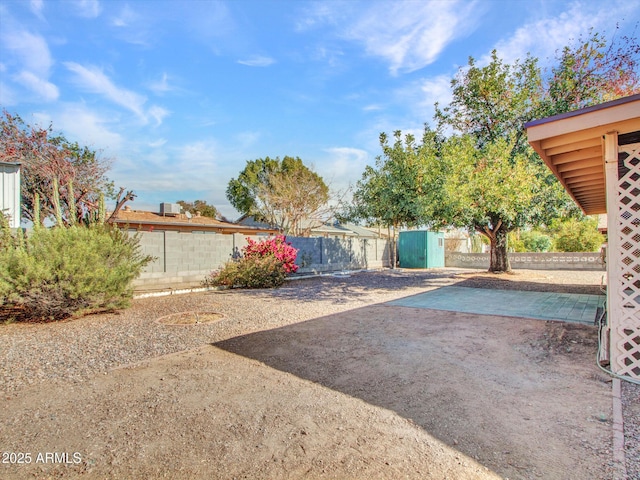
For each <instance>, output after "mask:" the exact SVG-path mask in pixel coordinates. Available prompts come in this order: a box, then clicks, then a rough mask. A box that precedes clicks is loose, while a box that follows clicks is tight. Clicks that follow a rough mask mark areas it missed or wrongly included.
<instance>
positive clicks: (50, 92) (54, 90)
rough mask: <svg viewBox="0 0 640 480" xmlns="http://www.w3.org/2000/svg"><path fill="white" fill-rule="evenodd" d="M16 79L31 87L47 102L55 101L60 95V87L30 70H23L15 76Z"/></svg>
mask: <svg viewBox="0 0 640 480" xmlns="http://www.w3.org/2000/svg"><path fill="white" fill-rule="evenodd" d="M15 79H16V81H18V82H19V83H21V84H22V85H24V86H25V87H27V88H29V89H30V90H31V91H32V92H34V93H35V94H36V95H37V96H38V98H39V99H41V100H44V101H45V102H53V101H54V100H57V99H58V97H59V96H60V92H59V91H58V87H56V86H55V85H54V84H53V83H51V82H49V81H47V80H45V79H43V78H40V77H38V76H36V75H34V74H33V73H31V72H28V71H26V70H25V71H22V72H20V73H19V74H18V75H16V77H15Z"/></svg>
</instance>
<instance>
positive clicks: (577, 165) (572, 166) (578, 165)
mask: <svg viewBox="0 0 640 480" xmlns="http://www.w3.org/2000/svg"><path fill="white" fill-rule="evenodd" d="M589 167H600V168H604V164H603V163H602V158H592V159H590V160H586V161H584V162H580V161H577V162H572V163H565V164H562V165H558V167H557V169H558V172H560V173H564V172H570V171H574V170H586V169H588V168H589Z"/></svg>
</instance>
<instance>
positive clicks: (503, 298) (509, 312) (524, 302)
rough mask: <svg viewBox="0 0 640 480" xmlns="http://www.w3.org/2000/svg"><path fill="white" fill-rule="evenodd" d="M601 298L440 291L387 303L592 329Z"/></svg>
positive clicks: (460, 289) (465, 289) (466, 289)
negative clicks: (573, 323) (526, 319)
mask: <svg viewBox="0 0 640 480" xmlns="http://www.w3.org/2000/svg"><path fill="white" fill-rule="evenodd" d="M604 298H605V297H604V296H603V295H586V294H575V293H553V292H530V291H517V290H495V289H485V288H469V287H456V286H449V287H442V288H438V289H436V290H431V291H428V292H425V293H420V294H418V295H413V296H411V297H406V298H401V299H399V300H394V301H392V302H389V303H388V305H397V306H401V307H413V308H428V309H434V310H447V311H453V312H465V313H479V314H484V315H501V316H508V317H524V318H533V319H541V320H561V321H565V322H575V323H582V324H585V325H593V322H594V320H595V318H596V309H597V308H598V306H600V305H601V304H602V302H603V301H604Z"/></svg>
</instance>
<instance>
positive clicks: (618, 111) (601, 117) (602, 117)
mask: <svg viewBox="0 0 640 480" xmlns="http://www.w3.org/2000/svg"><path fill="white" fill-rule="evenodd" d="M639 111H640V99H638V100H635V101H632V102H627V103H623V104H618V105H613V106H611V107H608V108H602V109H599V110H594V111H590V112H585V113H582V114H578V115H574V116H570V117H568V118H560V119H558V120H553V121H549V122H545V123H541V124H539V125H532V126H530V127H529V128H528V129H527V136H528V139H529V142H531V141H538V140H543V139H547V138H553V137H560V136H563V135H565V134H570V133H576V132H578V131H581V132H598V133H596V134H595V135H590V136H600V135H603V134H605V133H607V131H612V130H617V131H620V132H622V133H626V127H622V130H620V127H616V125H620V126H622V125H625V124H627V123H628V122H629V121H631V122H633V121H634V120H635V121H637V122H640V117H639V115H638V112H639ZM628 131H633V130H628ZM584 138H586V137H584Z"/></svg>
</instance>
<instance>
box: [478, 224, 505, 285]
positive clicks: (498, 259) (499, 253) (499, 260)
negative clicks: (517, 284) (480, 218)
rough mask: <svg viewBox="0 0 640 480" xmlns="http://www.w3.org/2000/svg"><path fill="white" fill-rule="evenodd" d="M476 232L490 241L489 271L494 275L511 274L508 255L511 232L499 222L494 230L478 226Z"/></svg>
mask: <svg viewBox="0 0 640 480" xmlns="http://www.w3.org/2000/svg"><path fill="white" fill-rule="evenodd" d="M476 231H477V232H478V233H480V234H482V235H484V236H485V237H487V238H488V239H489V244H490V256H489V259H490V260H489V271H490V272H492V273H503V272H510V271H511V264H510V263H509V256H508V255H507V234H508V233H509V230H508V229H506V228H504V227H503V225H502V222H501V221H498V222H497V224H496V226H495V227H494V228H493V229H491V228H489V227H488V226H482V227H481V226H478V227H476Z"/></svg>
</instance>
